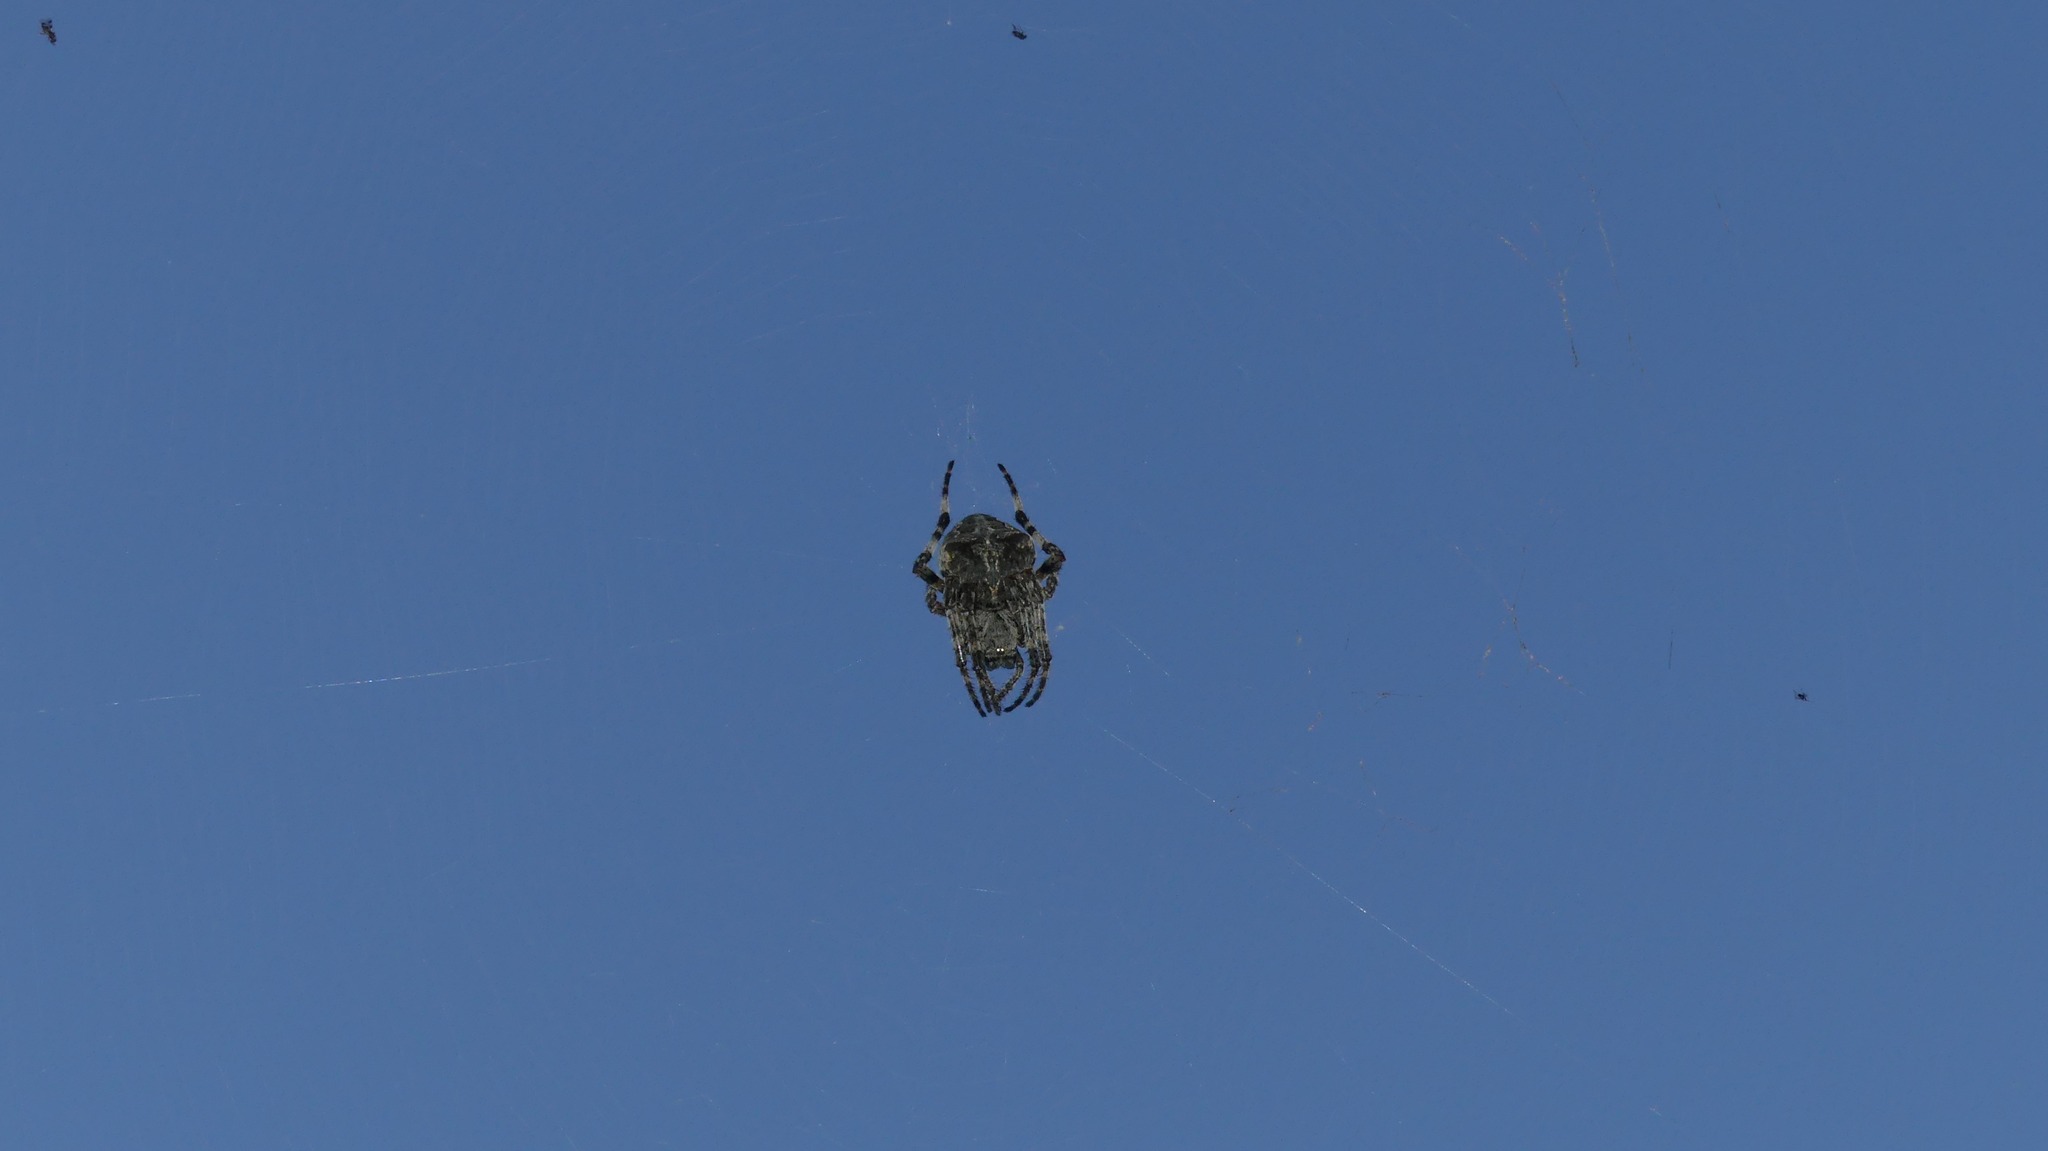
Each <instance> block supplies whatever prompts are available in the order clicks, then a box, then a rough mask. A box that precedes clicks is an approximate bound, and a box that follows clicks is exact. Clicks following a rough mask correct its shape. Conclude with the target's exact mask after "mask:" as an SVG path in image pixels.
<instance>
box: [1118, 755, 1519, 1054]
mask: <svg viewBox="0 0 2048 1151" xmlns="http://www.w3.org/2000/svg"><path fill="white" fill-rule="evenodd" d="M1096 728H1097V729H1098V730H1100V731H1101V732H1102V734H1104V735H1106V736H1108V737H1109V738H1111V739H1113V740H1115V741H1116V742H1117V743H1119V744H1122V745H1123V747H1124V750H1126V751H1128V752H1130V753H1131V754H1132V755H1135V756H1137V757H1138V758H1139V759H1142V760H1144V761H1145V762H1146V763H1149V764H1151V765H1152V766H1153V767H1156V768H1158V769H1159V770H1160V772H1161V773H1163V774H1164V775H1165V776H1166V778H1168V779H1170V780H1172V781H1174V782H1175V783H1178V784H1180V785H1181V786H1182V787H1185V788H1187V789H1188V790H1189V791H1192V792H1194V793H1195V794H1196V795H1199V796H1201V797H1202V798H1203V800H1205V801H1207V803H1208V804H1209V806H1210V807H1213V808H1215V809H1216V810H1218V811H1220V812H1222V813H1223V814H1224V815H1227V816H1229V817H1230V820H1231V822H1233V823H1235V824H1237V825H1238V826H1239V827H1242V828H1244V829H1245V830H1246V831H1247V832H1250V833H1251V835H1252V836H1253V837H1255V838H1256V839H1258V840H1259V842H1261V843H1263V844H1265V845H1266V846H1267V847H1268V848H1271V849H1272V850H1273V851H1274V852H1275V853H1277V854H1278V855H1279V856H1280V858H1282V859H1284V860H1286V861H1287V862H1289V863H1291V864H1293V865H1294V867H1295V870H1297V871H1299V872H1301V873H1302V874H1303V875H1306V876H1308V877H1309V878H1310V879H1313V880H1315V881H1316V882H1317V883H1318V884H1321V885H1322V888H1323V890H1324V891H1327V892H1329V893H1330V894H1331V895H1334V896H1336V897H1337V898H1338V899H1341V900H1343V901H1344V903H1345V904H1346V905H1348V906H1349V907H1350V908H1351V910H1353V911H1356V912H1357V913H1359V914H1360V915H1363V916H1365V917H1366V918H1367V919H1370V920H1372V922H1373V926H1375V927H1378V928H1379V929H1380V930H1381V931H1384V932H1386V933H1387V934H1388V935H1391V936H1393V937H1394V938H1395V939H1397V940H1399V941H1400V942H1401V945H1402V946H1403V947H1406V948H1407V949H1408V950H1410V951H1413V952H1414V953H1415V954H1417V955H1420V956H1421V957H1422V958H1423V959H1425V960H1427V961H1428V962H1429V965H1430V966H1432V967H1434V968H1436V969H1437V970H1438V971H1441V972H1443V973H1444V974H1445V975H1448V976H1450V977H1451V978H1452V979H1455V980H1457V981H1458V982H1459V983H1461V984H1463V985H1464V987H1465V990H1467V991H1470V992H1471V993H1472V994H1474V995H1477V996H1478V997H1479V998H1481V999H1484V1000H1486V1001H1487V1002H1488V1003H1490V1004H1492V1005H1493V1006H1494V1007H1496V1008H1499V1009H1500V1012H1501V1014H1503V1015H1506V1016H1508V1017H1510V1018H1514V1017H1515V1013H1514V1012H1513V1011H1510V1010H1508V1008H1507V1006H1506V1005H1505V1004H1503V1003H1502V1002H1501V1001H1500V1000H1498V999H1495V998H1494V997H1493V996H1491V995H1488V994H1487V993H1486V992H1484V991H1482V990H1480V987H1479V985H1478V984H1476V983H1474V982H1472V981H1471V980H1470V979H1467V978H1465V977H1464V976H1462V975H1460V974H1458V973H1457V971H1455V970H1454V969H1452V967H1451V966H1450V964H1448V963H1445V962H1444V961H1443V960H1441V959H1438V958H1437V957H1436V956H1434V955H1431V954H1430V953H1429V952H1428V951H1427V950H1426V949H1424V948H1423V946H1422V945H1421V944H1419V943H1417V942H1415V941H1414V940H1413V939H1410V938H1408V937H1407V936H1405V935H1403V934H1401V933H1400V932H1399V931H1396V930H1394V928H1393V925H1392V924H1389V923H1388V922H1387V921H1386V920H1384V919H1381V918H1380V917H1379V916H1377V915H1374V914H1373V913H1372V909H1371V908H1368V907H1367V906H1366V905H1365V904H1363V903H1360V902H1359V901H1357V900H1356V899H1353V898H1351V897H1350V896H1349V895H1346V894H1345V893H1344V891H1343V890H1342V889H1341V888H1339V887H1338V886H1337V885H1336V884H1334V883H1331V882H1330V881H1329V880H1327V879H1324V878H1323V877H1322V875H1321V873H1319V872H1317V871H1316V869H1315V868H1313V867H1310V866H1309V865H1308V864H1306V863H1303V862H1302V861H1301V860H1300V859H1299V858H1298V857H1296V856H1295V854H1294V853H1293V852H1291V851H1289V850H1287V849H1286V848H1284V847H1282V846H1280V845H1279V844H1277V843H1275V842H1273V840H1272V838H1271V837H1270V836H1268V835H1266V834H1265V833H1264V832H1261V831H1260V830H1259V829H1258V828H1256V827H1253V826H1252V825H1251V824H1250V823H1248V822H1246V820H1245V818H1244V817H1243V816H1241V815H1239V814H1237V813H1236V812H1234V811H1232V810H1230V809H1229V808H1227V807H1225V806H1224V805H1223V804H1222V803H1221V802H1219V801H1218V800H1217V798H1216V797H1215V796H1213V795H1210V794H1209V793H1208V792H1206V791H1203V790H1202V789H1201V787H1200V786H1198V785H1196V784H1195V783H1194V782H1193V781H1191V780H1189V779H1188V778H1187V777H1186V776H1183V775H1181V774H1180V773H1179V772H1177V771H1175V770H1173V769H1172V768H1170V767H1168V766H1166V765H1165V764H1163V763H1161V762H1159V761H1158V760H1156V759H1153V758H1152V757H1151V756H1149V755H1146V754H1145V753H1144V752H1142V751H1140V750H1138V749H1137V747H1135V746H1133V745H1132V744H1131V742H1130V741H1129V740H1127V739H1125V738H1124V737H1123V736H1120V735H1118V734H1117V733H1115V732H1113V731H1111V730H1109V729H1108V728H1106V727H1103V726H1102V725H1101V724H1097V725H1096Z"/></svg>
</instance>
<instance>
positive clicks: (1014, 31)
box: [44, 24, 1031, 40]
mask: <svg viewBox="0 0 2048 1151" xmlns="http://www.w3.org/2000/svg"><path fill="white" fill-rule="evenodd" d="M44 26H45V27H48V25H44ZM1010 35H1012V36H1015V37H1016V38H1017V39H1019V40H1029V39H1031V37H1029V36H1026V35H1025V34H1024V29H1022V28H1019V27H1017V26H1016V25H1015V24H1012V25H1010Z"/></svg>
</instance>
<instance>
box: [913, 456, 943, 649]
mask: <svg viewBox="0 0 2048 1151" xmlns="http://www.w3.org/2000/svg"><path fill="white" fill-rule="evenodd" d="M952 494H953V461H952V460H947V461H946V478H945V479H943V480H941V481H939V526H938V527H935V528H933V529H932V538H931V542H929V543H927V544H925V545H924V550H923V551H921V552H919V553H917V559H916V560H915V561H914V562H913V563H912V564H911V565H910V574H912V575H914V576H916V577H917V578H919V579H921V580H923V581H924V583H925V592H924V606H926V607H928V608H930V609H931V613H932V614H933V615H945V614H946V609H945V608H943V607H940V606H939V589H941V588H943V587H945V586H946V581H945V580H944V579H942V578H940V576H939V573H937V572H935V571H933V570H932V567H931V564H932V553H933V552H935V551H938V550H939V541H940V540H942V539H944V538H946V525H948V524H950V523H952V522H953V503H952Z"/></svg>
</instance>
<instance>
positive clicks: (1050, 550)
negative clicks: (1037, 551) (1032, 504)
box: [996, 464, 1067, 599]
mask: <svg viewBox="0 0 2048 1151" xmlns="http://www.w3.org/2000/svg"><path fill="white" fill-rule="evenodd" d="M996 470H997V471H999V472H1001V473H1003V482H1004V483H1006V484H1008V485H1010V503H1011V504H1013V505H1015V506H1016V508H1017V526H1018V527H1020V528H1023V529H1024V531H1025V533H1026V534H1028V535H1029V536H1030V537H1031V542H1032V544H1033V545H1034V546H1036V547H1039V548H1043V549H1044V550H1045V562H1044V563H1042V564H1040V565H1038V571H1037V572H1036V573H1035V574H1036V575H1037V577H1038V578H1039V579H1040V580H1042V581H1044V584H1045V598H1046V599H1051V598H1052V593H1054V592H1056V591H1058V590H1059V586H1060V569H1061V568H1063V567H1065V566H1066V564H1067V553H1065V552H1063V551H1061V550H1060V545H1058V544H1056V543H1054V542H1052V541H1051V540H1049V539H1046V538H1045V537H1044V536H1042V535H1039V534H1038V528H1037V527H1035V526H1034V525H1033V524H1032V523H1031V517H1030V516H1028V515H1025V514H1024V497H1023V496H1021V495H1018V494H1017V481H1016V480H1013V479H1011V478H1010V469H1008V468H1006V467H1004V466H1003V465H1001V464H997V465H996Z"/></svg>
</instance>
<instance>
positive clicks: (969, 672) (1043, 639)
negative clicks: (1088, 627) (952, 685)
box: [910, 460, 1067, 715]
mask: <svg viewBox="0 0 2048 1151" xmlns="http://www.w3.org/2000/svg"><path fill="white" fill-rule="evenodd" d="M996 470H997V471H999V472H1001V473H1003V482H1004V483H1006V484H1008V485H1010V502H1011V503H1012V504H1015V505H1016V508H1017V527H1016V528H1013V527H1011V526H1010V525H1009V524H1006V523H1004V522H1003V521H1001V520H999V519H997V518H996V517H994V516H985V515H981V514H979V513H977V514H975V515H971V516H968V517H967V518H966V519H963V520H961V521H960V526H959V527H956V528H954V529H953V532H952V534H951V535H948V534H946V525H947V524H950V523H952V522H953V511H952V506H951V493H952V490H953V461H951V460H948V461H946V478H945V479H944V480H943V481H941V482H940V484H939V526H938V527H936V528H933V529H932V538H931V542H930V543H928V544H926V545H924V550H923V551H922V552H919V553H918V556H917V562H915V563H913V564H911V565H910V570H911V573H912V574H914V575H916V576H917V577H918V578H919V579H921V580H923V581H924V583H925V589H924V606H925V607H927V608H930V609H931V613H932V614H933V615H942V616H945V617H946V624H947V626H949V627H950V628H951V629H952V632H953V662H954V664H955V665H957V666H958V667H959V668H960V682H961V683H963V684H966V685H967V698H968V699H969V700H971V701H973V703H974V710H975V711H977V712H979V713H980V714H982V715H1001V714H1002V713H1003V712H1006V711H1015V710H1017V709H1018V708H1020V707H1030V706H1031V705H1032V704H1034V703H1037V702H1038V697H1039V696H1041V695H1044V694H1045V680H1046V676H1047V674H1048V673H1050V672H1051V671H1052V640H1051V639H1050V638H1049V637H1048V636H1047V635H1046V634H1045V601H1046V600H1049V599H1051V598H1052V593H1053V592H1054V591H1055V590H1057V589H1058V587H1059V586H1060V568H1061V566H1062V565H1064V564H1065V563H1066V562H1067V555H1066V553H1065V552H1062V551H1061V550H1060V549H1059V545H1057V544H1055V543H1053V542H1052V541H1051V540H1049V539H1046V538H1045V537H1044V536H1042V535H1039V534H1038V529H1037V528H1035V527H1033V526H1031V517H1030V516H1027V515H1025V514H1024V497H1022V496H1020V495H1018V494H1017V481H1015V480H1013V479H1011V478H1010V469H1008V468H1006V467H1004V466H1003V465H1001V464H997V465H996ZM1017 528H1023V529H1024V530H1023V531H1018V530H1017ZM941 540H943V541H945V542H944V543H941V542H940V541H941ZM1040 548H1043V549H1045V562H1044V563H1043V564H1040V563H1038V551H1039V549H1040ZM935 551H936V552H937V553H938V555H939V570H938V571H936V572H934V571H933V570H932V568H931V560H932V553H933V552H935ZM1034 565H1035V566H1034ZM990 668H1007V669H1009V671H1010V677H1009V679H1008V680H1007V681H1005V682H1004V684H1003V686H1001V687H1000V688H999V687H997V686H996V684H995V681H994V680H992V679H990V678H989V674H988V673H989V669H990ZM1012 690H1015V691H1016V692H1017V698H1016V699H1014V700H1011V701H1010V703H1009V705H1008V706H1007V707H1006V706H1004V704H1003V701H1004V700H1005V699H1007V698H1008V697H1009V695H1010V692H1011V691H1012Z"/></svg>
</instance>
